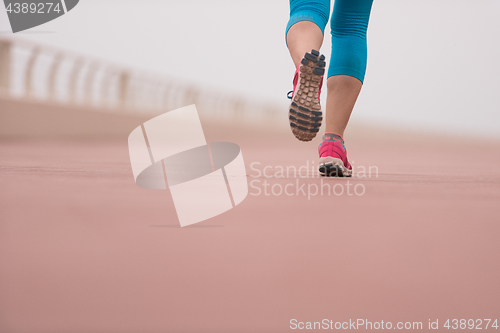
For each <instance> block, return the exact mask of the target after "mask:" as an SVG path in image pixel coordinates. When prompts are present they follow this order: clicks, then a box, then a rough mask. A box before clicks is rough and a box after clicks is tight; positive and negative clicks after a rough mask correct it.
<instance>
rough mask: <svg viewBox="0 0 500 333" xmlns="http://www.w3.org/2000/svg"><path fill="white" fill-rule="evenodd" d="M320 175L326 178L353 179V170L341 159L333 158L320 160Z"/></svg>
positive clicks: (328, 157)
mask: <svg viewBox="0 0 500 333" xmlns="http://www.w3.org/2000/svg"><path fill="white" fill-rule="evenodd" d="M319 173H320V174H321V175H322V176H325V177H352V170H349V169H347V168H346V167H345V166H344V162H342V160H341V159H340V158H335V157H331V156H327V157H321V158H320V159H319Z"/></svg>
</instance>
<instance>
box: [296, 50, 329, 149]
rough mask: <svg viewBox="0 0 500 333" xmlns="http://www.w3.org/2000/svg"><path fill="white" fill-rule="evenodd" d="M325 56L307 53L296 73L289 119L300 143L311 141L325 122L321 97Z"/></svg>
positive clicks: (314, 52)
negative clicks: (322, 121) (322, 122)
mask: <svg viewBox="0 0 500 333" xmlns="http://www.w3.org/2000/svg"><path fill="white" fill-rule="evenodd" d="M325 65H326V63H325V56H324V55H320V54H319V52H318V51H316V50H312V51H311V53H306V54H305V55H304V58H303V59H302V61H301V62H300V66H299V67H298V68H297V70H296V71H295V77H294V78H293V90H292V91H291V92H289V93H288V94H289V95H290V93H291V94H292V95H291V96H288V98H290V99H291V100H292V104H291V105H290V112H289V114H288V118H289V120H290V128H291V129H292V133H293V134H294V135H295V137H296V138H297V139H299V140H300V141H311V140H312V139H313V138H314V137H315V136H316V133H318V132H319V128H320V127H321V120H323V117H322V113H321V105H320V103H319V97H320V95H321V86H322V85H323V74H325Z"/></svg>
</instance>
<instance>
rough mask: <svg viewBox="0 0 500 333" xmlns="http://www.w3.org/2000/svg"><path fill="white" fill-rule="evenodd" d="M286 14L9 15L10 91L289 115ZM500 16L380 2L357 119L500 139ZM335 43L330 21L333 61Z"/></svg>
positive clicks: (490, 5)
mask: <svg viewBox="0 0 500 333" xmlns="http://www.w3.org/2000/svg"><path fill="white" fill-rule="evenodd" d="M332 6H333V2H332ZM288 14H289V5H288V2H287V1H285V0H281V1H278V0H273V1H263V0H257V1H241V0H214V1H202V0H186V1H170V0H165V1H164V0H147V1H140V2H138V1H131V0H83V1H80V3H79V5H78V8H77V10H75V11H71V12H69V13H68V14H66V15H63V16H62V17H60V18H59V19H56V20H54V21H51V22H48V23H46V24H44V25H42V26H39V27H35V28H33V29H30V30H28V31H24V32H21V33H18V34H16V35H12V34H10V33H6V32H5V31H6V30H8V26H5V24H6V23H7V22H5V19H3V22H2V23H1V25H2V26H0V31H4V33H2V34H1V35H0V38H2V40H3V41H5V40H12V41H13V46H12V47H11V50H10V52H11V60H10V61H11V63H10V65H9V70H10V72H11V73H10V78H9V79H8V80H9V84H8V85H9V87H8V89H9V91H10V94H12V95H13V96H18V97H21V96H27V95H29V96H31V97H34V98H39V99H46V98H47V97H49V98H51V99H52V100H55V101H59V102H68V101H72V102H76V103H80V104H85V103H86V104H87V105H89V104H93V105H94V106H103V105H105V106H106V107H112V108H113V107H116V106H118V107H123V106H125V107H126V108H128V109H134V110H136V111H138V112H152V113H161V112H163V111H165V110H171V109H174V108H176V107H180V106H183V105H186V104H188V103H189V104H190V103H193V102H196V104H197V105H198V106H199V107H201V109H202V112H203V113H204V114H207V115H208V116H209V117H210V116H214V117H215V116H216V115H217V114H219V115H222V117H221V118H223V119H226V120H228V119H230V121H235V119H232V118H231V117H229V116H228V114H232V113H236V114H238V115H239V117H240V118H238V119H239V120H240V121H241V120H242V119H254V120H257V122H258V121H260V120H262V119H267V120H266V122H269V119H268V118H273V121H277V122H278V123H285V122H286V121H283V120H282V119H281V118H283V117H285V118H286V114H287V106H288V103H289V102H288V100H287V99H286V93H287V92H288V91H289V90H291V88H292V83H291V81H292V77H293V73H294V68H293V64H292V62H291V60H290V57H289V55H288V52H287V49H286V46H285V43H284V38H285V37H284V29H285V25H286V23H287V20H288ZM499 15H500V2H499V1H497V0H481V1H478V2H477V1H476V2H471V1H467V0H440V1H431V0H425V1H418V2H416V1H411V0H384V1H375V3H374V6H373V11H372V16H371V20H370V26H369V32H368V41H369V61H368V69H367V76H366V77H367V79H366V82H365V85H364V88H363V92H362V94H361V96H360V99H359V101H358V104H357V106H356V109H355V112H354V113H353V116H352V126H356V124H369V125H374V126H383V127H391V128H397V129H402V130H407V129H410V130H413V131H415V132H419V133H441V134H443V133H444V134H457V133H464V132H466V133H467V135H471V136H478V137H490V138H499V137H500V94H498V91H497V90H498V88H499V87H500V62H499V61H498V59H500V46H499V45H498V43H497V39H498V36H499V34H500V20H498V17H499ZM330 45H331V43H330V40H329V26H327V28H326V29H325V43H324V46H323V48H322V52H323V53H324V54H325V55H326V56H327V59H328V58H329V54H330ZM49 46H50V47H49ZM4 49H5V47H4ZM5 52H6V51H4V54H5ZM4 57H5V56H4ZM3 68H4V69H5V68H6V67H5V64H3ZM27 71H28V72H29V73H28V74H27ZM4 77H5V75H4ZM4 80H5V78H4ZM49 83H50V84H49ZM51 85H52V88H51ZM4 86H5V84H4ZM132 95H133V96H132ZM124 99H126V100H124ZM120 103H121V104H120ZM241 117H243V118H241ZM245 117H246V118H245Z"/></svg>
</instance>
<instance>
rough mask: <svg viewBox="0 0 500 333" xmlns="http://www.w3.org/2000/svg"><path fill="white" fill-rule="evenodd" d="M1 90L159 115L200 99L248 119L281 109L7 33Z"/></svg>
mask: <svg viewBox="0 0 500 333" xmlns="http://www.w3.org/2000/svg"><path fill="white" fill-rule="evenodd" d="M0 92H2V93H3V94H7V95H10V96H12V97H15V98H24V99H32V100H39V101H41V102H44V101H45V102H53V103H60V104H66V105H71V106H83V107H89V108H94V109H96V110H99V111H104V112H125V113H141V114H145V113H147V114H151V115H155V114H161V113H163V112H167V111H169V110H173V109H176V108H179V107H182V106H186V105H190V104H196V105H197V107H198V110H199V111H200V112H201V113H203V114H204V115H205V116H208V117H212V118H214V119H217V120H220V119H222V120H227V121H233V120H239V121H250V122H261V121H266V122H269V121H273V120H275V119H276V118H277V115H278V114H279V113H280V112H279V110H278V108H277V107H275V106H273V105H269V104H265V103H258V102H257V103H255V102H249V99H247V98H244V97H241V96H240V97H238V96H234V95H229V94H224V93H221V92H216V91H209V90H203V89H201V88H199V87H197V86H196V85H194V84H190V83H188V82H179V80H173V79H169V78H168V77H164V76H157V75H153V74H147V73H144V72H139V71H134V70H132V69H127V68H123V67H120V66H117V65H115V64H112V63H108V62H105V61H101V60H96V59H93V58H90V57H87V56H81V55H78V54H75V53H72V52H68V51H63V50H60V49H57V48H54V47H50V46H45V45H39V44H36V43H32V42H28V41H25V40H19V39H15V38H6V37H1V38H0Z"/></svg>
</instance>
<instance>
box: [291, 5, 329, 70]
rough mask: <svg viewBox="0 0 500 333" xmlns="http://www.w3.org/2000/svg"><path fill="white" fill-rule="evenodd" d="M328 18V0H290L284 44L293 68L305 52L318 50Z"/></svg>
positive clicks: (298, 63) (297, 64) (297, 65)
mask: <svg viewBox="0 0 500 333" xmlns="http://www.w3.org/2000/svg"><path fill="white" fill-rule="evenodd" d="M329 16H330V0H290V20H289V21H288V25H287V28H286V43H287V46H288V50H289V51H290V55H291V56H292V60H293V63H294V64H295V67H299V65H300V61H301V60H302V58H303V57H304V54H305V53H306V52H311V50H313V49H314V50H318V51H319V49H320V47H321V45H322V44H323V33H324V30H325V26H326V24H327V23H328V18H329Z"/></svg>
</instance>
